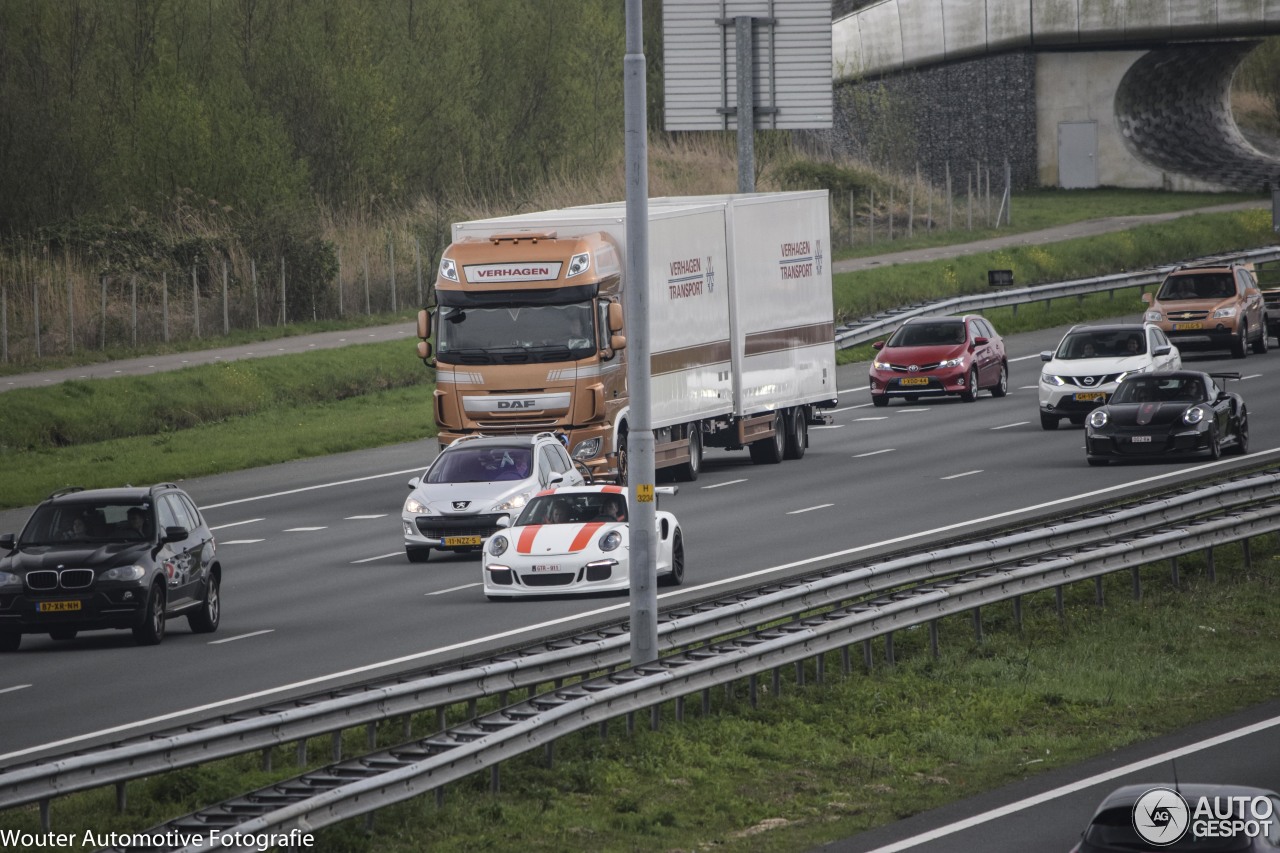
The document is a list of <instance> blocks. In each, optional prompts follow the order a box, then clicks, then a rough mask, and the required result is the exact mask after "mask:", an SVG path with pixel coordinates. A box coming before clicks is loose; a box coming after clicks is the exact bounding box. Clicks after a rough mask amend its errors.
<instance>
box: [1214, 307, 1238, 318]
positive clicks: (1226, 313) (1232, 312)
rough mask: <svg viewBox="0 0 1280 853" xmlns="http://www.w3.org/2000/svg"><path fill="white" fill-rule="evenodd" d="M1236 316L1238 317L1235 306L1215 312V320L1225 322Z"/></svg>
mask: <svg viewBox="0 0 1280 853" xmlns="http://www.w3.org/2000/svg"><path fill="white" fill-rule="evenodd" d="M1234 316H1236V306H1234V305H1227V306H1224V307H1222V308H1219V309H1217V310H1216V311H1214V312H1213V319H1215V320H1223V319H1226V318H1227V317H1234Z"/></svg>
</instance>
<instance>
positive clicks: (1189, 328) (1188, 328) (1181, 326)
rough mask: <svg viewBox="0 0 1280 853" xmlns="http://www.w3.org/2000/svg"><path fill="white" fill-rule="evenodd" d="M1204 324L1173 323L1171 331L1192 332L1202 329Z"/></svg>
mask: <svg viewBox="0 0 1280 853" xmlns="http://www.w3.org/2000/svg"><path fill="white" fill-rule="evenodd" d="M1203 328H1204V323H1174V324H1173V330H1174V331H1175V332H1194V331H1196V330H1197V329H1203Z"/></svg>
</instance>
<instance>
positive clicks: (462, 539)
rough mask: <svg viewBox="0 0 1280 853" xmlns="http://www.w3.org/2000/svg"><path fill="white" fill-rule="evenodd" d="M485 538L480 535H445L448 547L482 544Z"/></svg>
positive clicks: (445, 543) (445, 542)
mask: <svg viewBox="0 0 1280 853" xmlns="http://www.w3.org/2000/svg"><path fill="white" fill-rule="evenodd" d="M483 543H484V538H483V537H480V536H446V537H444V545H445V547H446V548H461V547H463V546H466V545H481V544H483Z"/></svg>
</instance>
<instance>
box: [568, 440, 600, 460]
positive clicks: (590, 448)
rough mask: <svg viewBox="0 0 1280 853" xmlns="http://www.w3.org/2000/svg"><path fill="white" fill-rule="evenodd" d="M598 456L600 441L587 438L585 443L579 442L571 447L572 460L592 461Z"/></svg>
mask: <svg viewBox="0 0 1280 853" xmlns="http://www.w3.org/2000/svg"><path fill="white" fill-rule="evenodd" d="M599 455H600V439H599V438H588V439H587V440H586V441H579V442H578V443H577V444H575V445H574V446H573V458H574V459H594V458H595V457H597V456H599Z"/></svg>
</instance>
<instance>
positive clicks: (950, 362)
mask: <svg viewBox="0 0 1280 853" xmlns="http://www.w3.org/2000/svg"><path fill="white" fill-rule="evenodd" d="M962 364H964V356H962V355H958V356H956V357H955V358H948V359H945V360H943V361H940V362H938V367H959V366H960V365H962Z"/></svg>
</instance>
